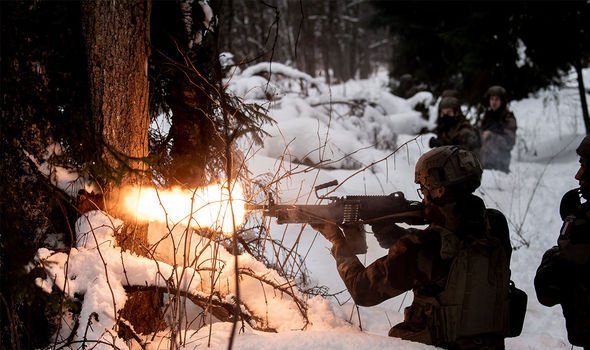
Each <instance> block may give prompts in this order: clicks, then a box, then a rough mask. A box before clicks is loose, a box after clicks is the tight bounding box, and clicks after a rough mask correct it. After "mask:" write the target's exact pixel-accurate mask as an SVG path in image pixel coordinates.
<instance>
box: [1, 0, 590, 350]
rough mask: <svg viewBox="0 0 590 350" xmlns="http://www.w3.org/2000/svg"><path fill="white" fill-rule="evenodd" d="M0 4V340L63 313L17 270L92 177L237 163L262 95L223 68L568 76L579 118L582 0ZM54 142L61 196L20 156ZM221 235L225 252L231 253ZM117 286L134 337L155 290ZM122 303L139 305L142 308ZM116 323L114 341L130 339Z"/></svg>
mask: <svg viewBox="0 0 590 350" xmlns="http://www.w3.org/2000/svg"><path fill="white" fill-rule="evenodd" d="M1 6H2V9H1V16H2V34H1V35H2V37H1V39H2V40H1V42H2V59H1V65H2V66H1V68H2V74H1V79H2V82H1V90H2V91H1V93H2V106H3V107H2V125H1V137H0V142H1V147H0V149H1V150H0V152H1V154H2V159H3V160H2V174H3V180H2V189H1V191H2V193H3V198H2V201H1V206H2V207H1V209H2V210H1V218H0V220H1V222H0V225H1V230H0V234H1V237H0V239H1V245H0V248H1V249H2V254H1V256H0V259H1V260H0V265H1V270H2V271H1V273H2V275H1V276H0V279H1V281H0V282H1V284H2V313H1V315H2V322H1V328H2V333H3V336H2V337H1V339H2V342H3V346H4V345H5V346H6V347H15V348H31V347H44V346H47V345H48V343H49V342H50V339H51V336H50V334H51V333H52V332H53V331H54V328H52V327H54V326H55V325H53V324H52V322H54V321H55V317H56V316H55V315H58V314H61V312H62V310H63V309H64V308H68V307H69V308H73V309H75V305H73V304H75V302H72V301H71V300H64V298H63V294H60V293H58V292H57V291H56V293H55V294H51V295H49V296H48V295H47V294H46V293H44V292H43V291H41V290H40V289H39V288H37V286H36V284H35V278H36V277H37V276H35V275H34V274H30V273H29V271H27V270H26V269H25V268H24V267H25V266H27V264H28V263H29V262H31V261H32V260H33V259H34V257H35V254H36V252H37V251H38V249H39V248H40V247H42V246H43V245H44V244H45V243H44V242H46V239H47V237H48V236H50V235H52V234H59V235H61V236H63V242H64V247H65V248H63V249H64V250H65V251H68V249H69V248H71V247H73V245H75V234H74V230H73V226H74V225H73V222H74V221H75V220H76V219H77V218H78V217H79V216H80V215H81V214H84V213H86V212H87V211H88V210H89V208H88V206H89V207H90V208H93V206H94V205H96V203H98V202H99V201H101V200H102V199H96V198H91V196H92V195H97V194H96V193H95V192H92V191H90V190H91V189H93V188H101V194H100V197H101V198H102V197H103V195H104V196H107V195H108V194H109V193H110V192H116V189H117V188H118V187H121V186H122V185H125V184H137V183H142V182H144V181H146V177H153V178H155V181H156V182H157V183H158V184H159V185H160V186H163V187H167V186H173V185H182V186H187V187H191V188H192V187H195V186H203V185H205V184H209V183H211V182H212V181H214V180H217V179H219V178H220V177H222V178H229V179H231V178H233V177H238V176H239V174H240V171H239V167H240V165H239V164H240V162H232V161H230V160H232V159H236V157H239V153H238V152H234V151H235V150H236V146H235V141H236V139H237V138H238V137H240V136H242V135H248V136H249V137H251V138H252V139H253V140H258V141H259V142H262V139H263V138H264V135H265V133H264V130H263V129H262V127H261V126H262V125H264V123H271V122H272V121H271V119H270V118H269V117H268V115H267V114H266V113H265V109H264V107H262V106H263V105H261V104H257V103H251V102H250V101H245V100H240V99H239V98H235V96H232V95H231V94H228V93H227V91H225V90H224V85H223V79H224V78H225V77H226V74H227V73H228V72H229V71H231V69H232V68H235V66H237V67H239V68H243V69H245V68H246V67H248V66H253V65H255V63H259V62H280V63H284V64H286V65H288V66H291V67H295V68H297V69H298V70H299V71H301V72H305V73H307V74H309V75H310V76H312V77H318V78H320V79H322V81H323V82H324V83H325V84H327V85H328V86H330V85H333V84H338V83H342V82H346V81H349V80H351V79H363V78H368V77H370V76H372V74H373V73H375V72H376V71H378V70H379V69H382V68H383V67H387V69H388V71H389V72H390V78H391V80H390V81H389V84H390V88H391V90H392V92H395V93H397V94H398V95H400V96H401V97H404V98H409V97H411V96H410V95H413V93H414V92H417V91H425V92H430V93H432V95H433V96H438V95H439V94H440V93H441V92H442V91H443V90H445V89H456V90H457V91H459V93H460V96H461V97H462V98H463V100H464V101H465V102H466V104H467V105H468V106H471V107H473V108H477V106H478V104H479V103H480V102H481V100H480V99H481V96H483V93H484V91H485V89H487V87H488V86H490V85H493V84H501V85H503V86H505V87H506V88H507V89H508V91H510V93H511V98H513V99H521V98H524V97H526V96H528V95H529V94H530V93H534V92H536V91H538V90H539V89H541V88H544V87H547V86H552V85H559V84H562V83H563V77H564V76H565V75H566V74H568V73H569V72H570V71H572V70H573V72H575V74H574V75H575V77H576V80H577V88H578V91H579V95H580V105H581V110H582V111H583V113H582V117H583V120H584V125H585V128H586V132H587V133H588V131H589V130H590V122H589V120H590V119H589V118H588V112H587V110H588V108H587V105H586V102H585V98H586V97H585V96H586V93H585V87H584V85H583V79H582V69H583V68H584V67H586V66H587V65H588V59H589V53H590V40H589V39H590V38H589V37H588V36H589V35H590V34H589V33H590V28H589V23H590V21H589V20H588V18H589V17H588V11H589V5H588V4H587V2H584V1H571V2H565V3H563V2H510V3H504V2H501V3H496V2H474V3H466V2H423V1H419V2H413V1H404V2H395V1H393V2H371V1H325V2H316V1H277V2H263V1H224V2H216V1H211V2H182V1H179V2H168V1H153V2H152V1H129V2H110V1H104V2H86V3H82V2H80V3H78V2H53V1H34V2H31V1H8V2H2V4H1ZM564 38H567V40H564ZM222 53H230V54H231V55H233V56H232V57H231V58H232V60H233V64H232V63H230V64H229V65H224V64H222V63H221V62H220V60H219V57H220V55H221V56H222V57H223V55H222ZM225 57H226V58H227V57H228V56H227V54H225ZM226 62H229V61H226ZM234 65H235V66H234ZM271 67H272V65H271ZM271 69H272V68H271ZM269 75H270V73H268V72H267V73H266V78H269ZM261 76H262V77H265V73H264V72H263V73H262V74H261ZM406 84H408V85H409V86H406ZM273 98H274V97H273V96H271V95H269V96H267V99H268V100H272V99H273ZM418 108H424V106H422V107H418ZM422 110H424V109H422ZM162 115H164V116H166V117H167V119H168V120H169V123H170V129H169V132H168V133H165V134H160V133H157V132H154V131H153V130H152V129H150V128H149V125H150V121H151V120H154V119H156V118H157V117H160V116H162ZM123 121H124V122H123ZM127 121H130V122H129V123H127ZM148 131H149V133H148ZM392 138H393V135H392ZM56 143H57V144H59V145H60V146H61V147H62V148H63V152H62V153H60V154H56V157H55V159H54V161H55V162H57V163H59V164H61V165H62V166H67V167H68V168H72V169H76V171H77V172H78V173H79V174H82V176H83V177H84V179H85V180H88V182H90V183H92V184H93V185H92V186H94V187H92V186H91V187H86V189H87V190H89V191H88V192H82V193H74V194H69V193H64V192H63V191H61V190H60V189H59V188H56V187H55V186H52V185H51V182H50V181H48V180H47V177H46V176H44V175H43V174H42V173H39V172H38V171H37V168H36V166H35V164H34V163H33V162H32V159H43V158H44V155H45V154H46V151H47V148H48V146H50V145H53V144H56ZM148 169H149V170H148ZM151 181H152V182H153V181H154V180H153V179H152V180H151ZM89 198H90V199H89ZM16 203H18V205H15V204H16ZM99 207H100V208H102V209H104V206H99ZM113 211H114V212H116V209H113ZM130 221H133V220H130ZM142 230H145V228H142V225H139V224H137V223H134V224H130V225H128V226H127V228H125V229H124V230H123V232H122V233H121V236H120V237H119V238H118V239H120V240H121V241H120V242H119V244H120V245H121V246H122V247H125V248H126V249H130V250H131V251H134V252H135V253H137V254H139V255H145V254H146V251H142V244H141V243H140V244H138V243H137V242H136V240H139V241H140V242H141V241H142V239H143V241H145V238H141V237H143V236H145V232H144V233H142ZM128 237H131V238H128ZM237 241H238V240H237V239H234V240H233V242H234V243H232V244H233V246H232V247H233V248H231V249H234V253H236V254H237V252H238V251H239V250H240V249H238V248H239V247H238V242H237ZM126 244H129V245H128V246H126ZM246 246H247V244H245V245H244V247H246ZM231 249H230V250H231ZM243 249H245V248H243ZM128 292H129V293H137V294H138V295H137V300H138V302H137V303H135V304H134V303H128V305H126V307H128V308H129V310H128V311H127V312H126V313H124V314H125V315H126V317H128V318H129V319H130V320H131V322H132V323H133V322H134V321H135V322H138V324H134V326H135V327H134V329H135V331H136V332H141V331H142V330H146V331H147V330H150V329H151V330H154V329H157V328H158V324H144V325H139V324H141V323H142V320H143V321H145V320H146V319H148V318H147V317H145V315H146V314H148V315H149V314H151V313H154V312H155V313H156V314H157V313H158V311H157V310H154V309H155V308H152V310H149V306H150V305H152V306H153V305H154V304H157V303H158V299H159V296H158V295H159V294H158V292H154V291H151V290H140V291H137V290H129V291H128ZM146 300H151V302H146ZM70 302H72V303H73V304H72V305H70V304H69V303H70ZM200 302H202V303H205V302H204V301H200ZM205 304H206V303H205ZM205 304H203V305H205ZM133 305H135V307H136V308H137V307H138V305H147V306H148V307H146V310H145V313H144V312H143V311H141V312H140V311H138V309H133V307H134V306H133ZM221 307H222V308H223V307H226V308H227V309H228V310H229V316H227V318H228V319H230V318H231V317H230V316H231V315H237V314H239V312H238V311H236V307H235V305H233V306H232V305H231V304H230V305H221ZM39 310H43V312H39ZM134 314H135V318H136V319H135V320H133V317H134ZM218 316H219V317H223V316H222V315H221V314H219V315H218ZM154 319H157V318H154ZM121 328H124V327H121ZM121 332H122V333H127V334H122V335H121V336H122V337H127V338H129V337H133V333H134V331H133V329H127V330H126V331H121Z"/></svg>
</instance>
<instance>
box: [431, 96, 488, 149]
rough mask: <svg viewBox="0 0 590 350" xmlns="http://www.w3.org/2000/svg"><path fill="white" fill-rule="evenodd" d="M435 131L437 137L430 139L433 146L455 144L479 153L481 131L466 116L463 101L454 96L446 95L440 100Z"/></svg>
mask: <svg viewBox="0 0 590 350" xmlns="http://www.w3.org/2000/svg"><path fill="white" fill-rule="evenodd" d="M434 133H435V134H436V137H432V138H431V139H430V141H429V145H430V147H431V148H434V147H440V146H451V145H455V146H458V147H460V148H463V149H466V150H468V151H472V152H474V153H476V154H478V155H479V149H480V147H481V140H480V138H479V132H478V131H477V130H476V129H475V128H474V127H473V126H472V125H471V123H469V121H468V120H467V118H465V115H463V112H462V111H461V102H460V101H459V99H458V98H456V97H454V96H445V97H442V99H441V100H440V103H439V105H438V118H437V119H436V129H434Z"/></svg>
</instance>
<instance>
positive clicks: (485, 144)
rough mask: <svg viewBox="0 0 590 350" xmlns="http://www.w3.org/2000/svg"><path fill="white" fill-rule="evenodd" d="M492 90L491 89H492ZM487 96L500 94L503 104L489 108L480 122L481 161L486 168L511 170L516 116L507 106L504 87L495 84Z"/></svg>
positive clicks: (506, 171)
mask: <svg viewBox="0 0 590 350" xmlns="http://www.w3.org/2000/svg"><path fill="white" fill-rule="evenodd" d="M490 90H491V91H490ZM490 90H488V93H487V94H486V96H487V97H488V99H489V97H490V96H499V97H500V98H501V99H502V106H501V107H500V108H499V109H497V110H495V111H494V110H492V109H488V110H487V111H486V113H485V114H484V116H483V118H482V120H481V122H480V123H479V131H480V133H481V134H482V135H483V134H484V133H486V131H487V132H489V133H486V134H488V136H487V137H484V136H482V147H481V151H480V156H481V163H482V166H483V168H484V169H496V170H501V171H503V172H505V173H508V172H510V170H509V165H510V151H512V148H513V147H514V144H515V142H516V118H515V117H514V114H513V113H512V112H511V111H510V110H508V108H507V106H506V103H507V102H506V96H505V94H506V92H505V90H504V89H503V88H501V87H498V86H493V87H491V88H490Z"/></svg>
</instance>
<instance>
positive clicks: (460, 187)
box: [314, 146, 510, 349]
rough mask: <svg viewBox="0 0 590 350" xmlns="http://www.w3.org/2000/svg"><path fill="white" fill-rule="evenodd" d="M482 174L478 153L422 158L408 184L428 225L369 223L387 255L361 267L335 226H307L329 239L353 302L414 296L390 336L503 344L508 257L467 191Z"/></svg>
mask: <svg viewBox="0 0 590 350" xmlns="http://www.w3.org/2000/svg"><path fill="white" fill-rule="evenodd" d="M481 175H482V169H481V166H480V164H479V161H478V159H477V157H476V156H475V155H474V154H473V153H472V152H469V151H466V150H463V149H460V148H458V147H456V146H442V147H438V148H435V149H433V150H430V151H428V152H427V153H425V154H424V155H422V156H421V157H420V159H419V160H418V162H417V164H416V176H415V181H416V183H417V184H419V185H420V191H421V192H422V194H423V200H422V202H423V204H424V206H425V217H426V219H427V221H428V222H430V225H429V226H428V227H427V228H425V229H422V230H421V229H404V228H402V227H400V226H397V225H396V224H393V223H381V224H378V225H377V224H376V225H373V227H372V228H373V232H374V235H375V238H376V239H377V241H378V242H379V244H380V245H381V246H382V247H384V248H386V249H388V254H387V255H386V256H384V257H381V258H379V259H378V260H376V261H375V262H373V263H372V264H370V265H369V266H367V267H365V266H364V265H363V264H362V263H361V262H360V260H359V259H358V258H357V256H356V255H355V254H354V252H353V251H351V249H350V247H349V245H348V244H347V242H346V239H345V237H344V235H343V232H342V230H341V228H339V227H337V226H335V225H329V224H326V225H318V226H314V228H315V229H316V230H318V231H320V232H321V233H322V234H323V235H324V236H325V237H326V238H327V239H328V240H330V241H331V242H332V244H333V246H332V255H333V256H334V258H335V260H336V263H337V268H338V272H339V274H340V277H341V278H342V280H343V281H344V283H345V285H346V287H347V289H348V291H349V292H350V294H351V296H352V298H353V299H354V301H355V303H356V304H357V305H360V306H372V305H376V304H379V303H381V302H383V301H385V300H387V299H389V298H393V297H395V296H397V295H400V294H402V293H404V292H406V291H409V290H413V292H414V301H413V303H412V305H411V306H409V307H407V308H406V309H405V312H404V321H403V322H401V323H399V324H397V325H395V326H394V327H393V328H391V329H390V331H389V335H390V336H392V337H397V338H402V339H406V340H411V341H416V342H420V343H424V344H429V345H435V346H440V347H444V348H449V349H503V348H504V334H505V328H506V322H507V321H506V312H507V308H508V305H507V301H506V300H507V289H508V274H509V269H508V265H509V261H508V260H509V259H508V258H507V256H506V251H505V250H504V249H503V248H504V247H502V246H501V244H500V243H499V241H498V240H495V239H492V238H490V230H491V229H490V224H489V221H488V217H487V213H488V211H487V210H486V208H485V205H484V203H483V201H482V200H481V199H480V198H479V197H476V196H475V195H473V191H474V190H475V189H476V188H477V187H479V185H480V182H481ZM498 213H499V212H498ZM500 216H501V219H502V220H503V224H506V219H505V218H504V217H503V215H502V214H501V213H500ZM344 231H345V232H344V233H345V234H346V232H347V231H346V229H344ZM508 250H510V248H508ZM466 286H469V288H467V287H466Z"/></svg>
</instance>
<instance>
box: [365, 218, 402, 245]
mask: <svg viewBox="0 0 590 350" xmlns="http://www.w3.org/2000/svg"><path fill="white" fill-rule="evenodd" d="M371 229H372V230H373V235H374V236H375V239H376V240H377V242H378V243H379V246H380V247H381V248H385V249H389V247H391V246H392V245H394V244H395V242H397V241H398V240H399V239H400V238H401V237H402V236H403V235H405V234H406V233H407V231H406V230H405V229H404V228H401V227H399V226H398V225H396V224H394V223H376V224H373V225H371Z"/></svg>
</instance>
